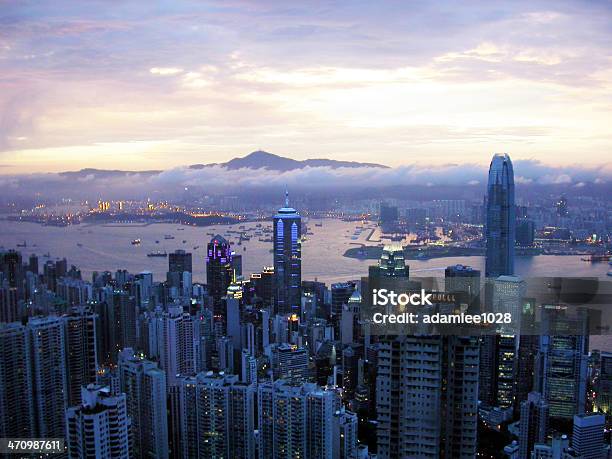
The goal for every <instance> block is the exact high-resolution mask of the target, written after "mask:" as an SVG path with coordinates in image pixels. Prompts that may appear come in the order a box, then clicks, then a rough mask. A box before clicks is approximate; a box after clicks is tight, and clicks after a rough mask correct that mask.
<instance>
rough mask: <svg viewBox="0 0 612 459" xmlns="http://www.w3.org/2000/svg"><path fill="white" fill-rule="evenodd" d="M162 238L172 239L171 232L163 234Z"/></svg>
mask: <svg viewBox="0 0 612 459" xmlns="http://www.w3.org/2000/svg"><path fill="white" fill-rule="evenodd" d="M164 239H174V236H173V235H172V234H164Z"/></svg>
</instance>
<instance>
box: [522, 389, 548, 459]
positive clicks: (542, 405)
mask: <svg viewBox="0 0 612 459" xmlns="http://www.w3.org/2000/svg"><path fill="white" fill-rule="evenodd" d="M519 427H520V434H519V451H520V454H519V457H529V456H530V454H531V451H532V450H533V447H534V445H535V444H536V443H543V442H545V441H546V434H547V431H548V405H547V404H546V402H545V401H544V399H543V398H542V394H540V393H539V392H530V393H529V395H528V397H527V400H524V401H523V402H522V403H521V418H520V424H519Z"/></svg>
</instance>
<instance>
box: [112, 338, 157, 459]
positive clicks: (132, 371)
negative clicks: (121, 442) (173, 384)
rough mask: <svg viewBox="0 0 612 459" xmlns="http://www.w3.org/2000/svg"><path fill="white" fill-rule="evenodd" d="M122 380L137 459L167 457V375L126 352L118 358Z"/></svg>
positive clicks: (154, 364) (147, 362)
mask: <svg viewBox="0 0 612 459" xmlns="http://www.w3.org/2000/svg"><path fill="white" fill-rule="evenodd" d="M119 381H120V388H121V392H123V393H125V395H126V403H127V414H128V416H129V417H130V419H131V422H132V425H131V432H132V440H133V445H134V451H133V454H134V457H149V458H158V459H164V458H167V457H168V413H167V412H166V375H165V373H164V372H163V371H162V370H160V369H159V368H158V367H157V364H156V363H155V362H151V361H150V360H146V359H143V358H141V357H137V356H135V355H134V352H133V350H132V349H130V348H127V349H124V350H123V351H122V352H121V353H120V355H119Z"/></svg>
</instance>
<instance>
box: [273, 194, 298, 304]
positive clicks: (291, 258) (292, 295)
mask: <svg viewBox="0 0 612 459" xmlns="http://www.w3.org/2000/svg"><path fill="white" fill-rule="evenodd" d="M273 237H274V276H275V283H274V284H275V285H274V288H275V292H276V295H275V306H276V312H277V313H279V314H287V313H295V314H299V313H300V305H301V296H302V295H301V284H302V249H301V240H300V238H301V237H302V218H301V217H300V215H299V214H298V213H297V211H296V210H295V209H294V208H293V207H289V193H285V207H281V208H280V209H279V210H278V212H277V213H276V215H275V216H274V236H273Z"/></svg>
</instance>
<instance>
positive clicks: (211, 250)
mask: <svg viewBox="0 0 612 459" xmlns="http://www.w3.org/2000/svg"><path fill="white" fill-rule="evenodd" d="M232 259H233V254H232V249H231V246H230V243H229V242H228V241H227V240H226V239H225V238H224V237H223V236H221V235H219V234H217V235H216V236H215V237H213V238H212V239H211V241H210V242H209V243H208V247H207V251H206V282H207V284H208V294H209V295H210V296H211V298H212V299H213V305H214V312H215V315H217V316H223V314H224V312H225V311H224V304H223V301H222V298H223V297H224V296H225V295H226V294H227V288H228V287H229V286H230V284H231V283H232V279H233V278H234V269H233V267H232Z"/></svg>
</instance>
